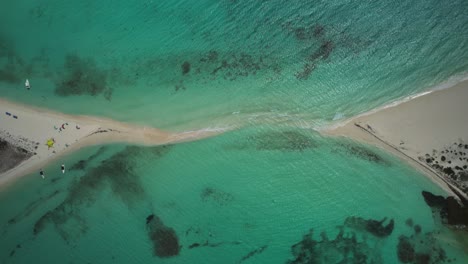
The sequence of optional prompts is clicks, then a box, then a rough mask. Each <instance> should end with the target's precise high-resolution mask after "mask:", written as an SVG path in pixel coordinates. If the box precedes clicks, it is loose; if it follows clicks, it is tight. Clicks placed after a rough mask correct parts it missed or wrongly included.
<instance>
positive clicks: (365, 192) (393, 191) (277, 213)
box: [0, 128, 466, 263]
mask: <svg viewBox="0 0 468 264" xmlns="http://www.w3.org/2000/svg"><path fill="white" fill-rule="evenodd" d="M356 149H358V150H356ZM95 153H98V154H95ZM194 154H196V155H194ZM90 157H91V158H90ZM80 159H83V160H87V162H86V163H85V165H84V167H83V170H71V171H69V172H67V173H66V174H65V175H62V174H61V172H60V171H59V169H58V168H59V165H60V164H61V163H62V162H65V163H66V164H67V165H68V167H69V168H71V167H72V166H73V165H74V164H76V163H77V162H78V160H80ZM103 160H106V161H104V163H102V161H103ZM45 172H46V175H47V179H46V180H45V181H44V180H41V179H40V177H38V176H36V175H31V176H29V177H26V178H24V179H22V180H21V181H20V182H19V183H17V184H16V185H15V186H13V187H12V188H10V190H9V191H8V192H4V193H2V194H1V196H0V210H1V211H2V214H1V216H0V222H1V223H2V230H1V231H2V239H1V240H0V245H1V247H0V248H1V251H0V257H1V259H3V260H4V261H5V262H6V263H31V262H32V261H38V260H40V262H41V263H58V262H60V263H63V262H64V261H65V263H149V262H152V263H153V262H154V263H238V262H239V261H240V260H241V259H242V258H243V257H244V256H246V255H247V254H248V253H249V252H251V251H253V250H256V249H259V248H262V247H265V249H264V250H263V251H262V252H260V253H258V254H255V255H253V256H251V257H250V258H248V259H246V260H245V261H244V262H245V263H285V262H286V261H287V260H291V259H293V255H292V253H291V246H292V245H293V244H295V243H297V242H299V241H300V240H301V239H302V236H303V235H305V234H306V233H307V232H308V231H309V230H310V229H313V230H314V231H315V236H314V238H315V239H317V240H319V234H320V233H321V232H326V234H327V235H328V237H329V238H330V239H333V238H335V236H336V235H337V234H338V232H339V230H340V228H339V227H340V226H343V225H344V223H345V221H346V219H347V218H348V217H351V216H356V217H363V218H365V219H376V220H381V219H383V218H384V217H387V218H388V219H387V222H386V223H388V221H389V220H390V219H394V221H395V228H394V230H393V232H392V233H391V235H390V236H388V237H385V238H377V237H374V236H373V235H372V234H370V233H368V232H365V231H362V230H360V229H358V228H357V229H356V228H354V229H353V228H350V227H349V226H347V227H346V228H345V232H346V234H347V235H351V234H353V233H355V234H356V235H357V239H358V242H362V241H364V244H355V245H354V247H356V250H362V251H363V252H365V253H366V255H367V256H368V257H369V259H370V258H372V259H373V260H374V261H376V262H375V263H397V262H398V261H397V255H396V245H397V242H398V237H399V236H400V235H402V234H404V235H410V234H412V233H413V231H412V228H410V227H408V226H407V225H406V224H405V221H406V220H407V219H408V218H411V219H412V220H413V222H414V223H415V224H419V225H420V226H421V227H422V230H423V233H426V232H428V233H430V234H431V235H430V236H429V237H432V236H435V237H438V238H439V239H440V240H437V243H436V244H434V245H433V246H434V247H442V248H444V249H445V250H446V253H447V256H448V257H449V258H450V259H451V260H452V259H453V258H455V259H456V260H455V261H453V262H452V263H464V258H466V253H463V251H460V248H459V247H461V243H460V242H457V241H455V240H454V239H453V235H452V234H451V233H450V232H447V231H446V230H444V229H443V228H442V227H441V226H440V224H438V223H437V222H434V219H433V218H432V217H431V211H430V208H429V207H428V206H427V205H426V204H425V202H424V200H423V198H422V195H421V191H422V190H429V191H432V192H434V193H438V194H441V193H442V192H441V190H440V189H439V188H438V187H436V186H435V185H434V184H432V183H431V182H429V181H428V180H427V179H426V178H425V177H421V175H420V174H419V173H417V172H415V171H414V170H413V169H411V168H409V167H408V166H406V165H404V164H403V165H402V164H401V162H400V161H399V160H397V159H395V158H394V157H391V156H389V155H387V154H385V153H382V152H381V151H379V150H378V149H375V148H372V147H369V146H361V145H359V144H356V143H354V142H351V141H349V140H343V139H329V138H328V139H327V138H322V137H321V136H318V135H317V134H310V133H309V132H306V131H302V130H291V129H288V130H277V129H276V130H272V129H269V128H263V129H258V128H257V129H246V130H241V131H236V132H231V133H228V134H225V135H222V136H219V137H216V138H211V139H207V140H202V141H198V142H193V143H184V144H179V145H175V146H172V147H157V148H137V147H126V146H121V145H117V146H106V147H104V148H101V147H94V148H89V149H85V150H82V151H81V152H80V153H76V154H74V155H72V156H69V157H67V158H64V160H62V161H58V162H57V163H56V164H52V165H50V166H49V167H48V168H46V169H45ZM47 212H49V213H47ZM152 213H154V214H156V215H157V216H158V217H159V218H160V219H161V220H162V221H163V222H164V224H165V225H166V226H168V227H170V228H173V230H174V231H175V234H176V235H177V236H178V239H179V243H180V246H181V250H180V252H179V255H177V256H174V257H170V258H160V257H157V256H154V255H153V251H152V244H151V241H150V239H149V237H148V234H147V229H146V227H145V221H146V220H145V219H146V217H147V216H148V215H150V214H152ZM44 215H46V216H44ZM41 219H42V220H41ZM44 219H45V220H44ZM34 230H35V231H34ZM440 231H442V233H440ZM35 232H36V233H35ZM438 232H439V233H438ZM429 237H427V238H424V240H425V242H426V241H428V240H429ZM364 239H365V240H364ZM447 241H449V242H450V243H447ZM205 242H206V243H208V244H207V245H205V246H200V247H193V245H194V244H195V243H199V244H201V245H203V244H204V243H205ZM18 244H19V245H20V248H15V247H16V245H18ZM208 245H211V246H208ZM190 246H192V248H190ZM13 250H14V251H13ZM335 250H336V248H332V249H326V248H322V249H321V250H319V252H321V253H320V254H324V255H326V254H332V255H333V254H336V252H335ZM12 252H13V253H12ZM45 252H48V253H45ZM327 252H328V253H327ZM67 261H68V262H67ZM322 263H335V262H332V261H324V262H322ZM441 263H444V262H441Z"/></svg>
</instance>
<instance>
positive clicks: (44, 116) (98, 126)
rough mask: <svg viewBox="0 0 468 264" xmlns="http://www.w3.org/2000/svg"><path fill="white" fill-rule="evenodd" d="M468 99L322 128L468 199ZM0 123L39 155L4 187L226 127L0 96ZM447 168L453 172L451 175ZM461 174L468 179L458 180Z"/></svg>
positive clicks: (432, 99) (7, 176) (410, 104)
mask: <svg viewBox="0 0 468 264" xmlns="http://www.w3.org/2000/svg"><path fill="white" fill-rule="evenodd" d="M466 101H468V81H463V82H461V83H458V84H457V85H455V86H453V87H451V88H448V89H444V90H438V91H434V92H432V93H427V94H425V95H422V96H419V97H416V98H414V99H412V100H409V101H406V102H403V103H401V104H398V105H390V107H385V108H381V109H380V110H378V111H375V110H374V111H371V112H369V113H365V114H363V115H359V116H357V117H354V118H351V119H349V120H346V121H345V122H341V123H340V126H338V127H334V128H330V129H327V130H323V131H321V132H322V133H323V134H325V135H330V136H345V137H349V138H352V139H355V140H358V141H361V142H365V143H370V144H373V145H376V146H378V147H380V148H382V149H384V150H386V151H388V152H390V153H393V154H394V155H396V156H398V157H400V158H402V159H403V160H404V161H406V162H408V163H409V164H410V165H412V166H413V167H415V168H417V169H419V170H420V171H421V172H423V173H424V174H425V175H427V176H428V177H429V178H430V179H431V180H433V181H434V182H435V183H436V184H438V185H439V186H441V187H442V188H443V189H444V190H445V191H446V192H447V193H449V194H454V193H457V194H462V196H463V195H465V197H468V193H467V190H468V170H467V166H466V165H468V103H466ZM7 112H8V113H9V114H10V115H7V114H6V113H7ZM13 116H17V118H13ZM0 124H1V126H0V138H3V139H5V140H7V141H8V142H10V143H11V144H12V145H15V146H18V147H20V148H24V149H27V150H29V151H30V152H31V153H32V154H33V155H32V157H31V158H29V159H27V160H25V161H23V162H22V163H21V164H19V165H18V166H16V167H14V168H13V169H11V170H8V171H6V172H4V173H0V190H1V189H3V187H4V186H6V185H7V183H9V182H13V179H16V178H18V177H21V176H23V175H26V174H29V173H33V172H38V171H39V169H40V168H41V167H43V166H45V165H47V164H48V163H50V162H52V161H54V160H56V159H58V158H60V157H61V156H62V155H64V154H67V153H71V152H73V151H76V150H78V149H80V148H82V147H85V146H90V145H96V144H108V143H118V142H126V143H133V144H139V145H147V146H151V145H162V144H169V143H177V142H185V141H192V140H198V139H201V138H205V137H209V136H214V135H218V134H220V133H223V132H225V130H216V129H213V130H198V131H188V132H182V133H172V132H168V131H162V130H159V129H156V128H151V127H142V126H136V125H129V124H125V123H121V122H118V121H114V120H110V119H105V118H96V117H90V116H74V115H67V114H62V113H57V112H53V111H50V110H45V109H41V108H36V107H30V106H26V105H22V104H19V103H12V102H9V101H6V100H3V99H0ZM62 128H63V129H62ZM78 128H79V129H78ZM50 139H54V140H55V144H54V146H53V147H52V148H49V147H48V146H47V145H46V142H47V141H48V140H50ZM459 146H461V147H459ZM465 146H466V148H465ZM457 148H458V149H457ZM444 152H445V153H444ZM449 152H450V155H448V154H447V153H449ZM458 152H459V153H460V154H458ZM454 153H455V154H454ZM442 159H443V160H442ZM463 166H465V167H463ZM448 168H450V170H452V172H453V174H450V173H449V174H450V175H449V174H447V172H450V171H447V170H448ZM463 173H465V174H463ZM463 175H466V176H463ZM46 176H47V173H46ZM455 178H457V179H455ZM462 178H463V179H465V180H466V182H463V181H459V179H462ZM467 200H468V198H467Z"/></svg>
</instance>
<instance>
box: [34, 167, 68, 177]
mask: <svg viewBox="0 0 468 264" xmlns="http://www.w3.org/2000/svg"><path fill="white" fill-rule="evenodd" d="M60 170H61V171H62V173H63V174H65V164H62V166H60ZM39 175H41V177H42V179H45V174H44V171H43V170H42V169H41V170H40V171H39Z"/></svg>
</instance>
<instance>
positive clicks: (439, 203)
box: [422, 191, 468, 227]
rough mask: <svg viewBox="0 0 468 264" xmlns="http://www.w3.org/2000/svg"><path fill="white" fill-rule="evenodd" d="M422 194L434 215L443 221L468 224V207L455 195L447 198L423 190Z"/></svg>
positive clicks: (461, 224) (452, 223)
mask: <svg viewBox="0 0 468 264" xmlns="http://www.w3.org/2000/svg"><path fill="white" fill-rule="evenodd" d="M422 195H423V197H424V201H426V204H427V205H429V207H431V209H432V212H433V214H434V216H437V217H439V218H440V219H441V220H442V223H444V224H447V225H460V226H465V227H466V226H468V207H466V206H463V205H461V204H459V203H458V201H457V200H456V199H455V198H454V197H453V196H449V197H447V198H445V197H443V196H439V195H434V194H432V193H430V192H427V191H423V192H422Z"/></svg>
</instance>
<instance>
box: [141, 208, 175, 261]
mask: <svg viewBox="0 0 468 264" xmlns="http://www.w3.org/2000/svg"><path fill="white" fill-rule="evenodd" d="M146 230H147V231H148V236H149V239H150V240H151V242H152V243H153V253H154V255H156V256H158V257H160V258H168V257H173V256H177V255H179V253H180V249H181V246H180V245H179V238H178V237H177V234H176V232H175V230H174V229H173V228H171V227H168V226H166V225H165V224H164V223H163V221H162V220H161V218H159V217H158V216H156V215H154V214H151V215H149V216H148V217H147V218H146Z"/></svg>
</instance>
